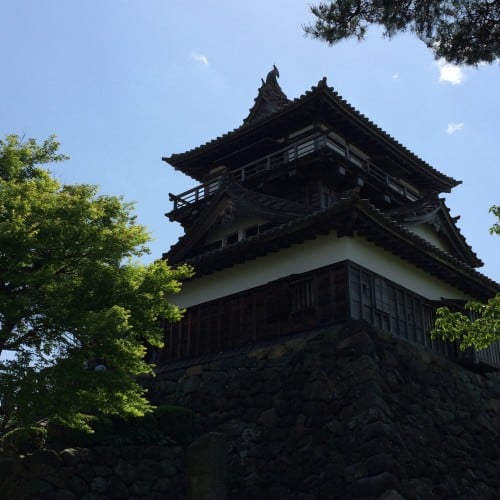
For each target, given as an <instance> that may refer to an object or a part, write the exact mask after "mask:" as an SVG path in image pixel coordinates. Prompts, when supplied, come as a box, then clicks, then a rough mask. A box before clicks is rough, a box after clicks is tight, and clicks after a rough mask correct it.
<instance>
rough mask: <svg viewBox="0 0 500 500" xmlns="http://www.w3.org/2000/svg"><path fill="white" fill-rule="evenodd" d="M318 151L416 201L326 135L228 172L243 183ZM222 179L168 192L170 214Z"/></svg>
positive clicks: (406, 189)
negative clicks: (333, 155)
mask: <svg viewBox="0 0 500 500" xmlns="http://www.w3.org/2000/svg"><path fill="white" fill-rule="evenodd" d="M322 149H328V150H330V151H334V152H336V153H337V154H338V155H340V156H342V157H343V158H345V159H347V160H348V161H349V162H350V163H351V164H352V165H354V166H355V167H356V168H357V169H359V170H360V172H363V173H365V175H366V174H368V175H369V176H370V177H373V178H375V179H377V180H378V181H380V182H382V183H383V184H385V185H386V186H387V187H388V188H389V189H391V190H393V191H395V192H396V193H398V194H399V195H400V196H404V197H405V198H407V199H408V200H410V201H416V200H418V198H419V193H418V191H417V190H416V189H412V188H410V187H409V186H407V185H406V184H403V183H402V182H400V181H399V180H398V179H396V178H395V177H392V176H390V175H388V174H387V173H386V172H385V171H384V170H383V169H381V168H380V167H378V166H376V165H375V164H374V163H373V162H371V161H369V160H365V159H364V158H361V157H360V156H358V155H357V154H356V153H354V152H352V151H351V150H350V149H349V148H348V147H346V146H345V145H344V144H342V143H341V142H339V141H337V140H335V139H333V138H332V137H330V136H328V135H327V134H321V133H316V134H312V135H310V136H307V137H305V138H303V139H300V140H298V141H296V142H294V143H292V144H289V145H288V146H286V147H285V148H282V149H280V150H279V151H276V152H274V153H272V154H270V155H267V156H264V157H262V158H259V159H257V160H255V161H252V162H250V163H247V164H245V165H243V166H241V167H238V168H236V169H234V170H232V171H231V173H232V175H233V177H234V178H235V179H236V180H237V181H240V182H245V181H247V180H249V179H254V178H257V177H259V176H261V175H263V174H265V173H267V172H270V171H272V170H275V169H277V168H280V167H282V166H284V165H286V164H288V163H291V162H293V161H295V160H298V159H299V158H303V157H304V156H308V155H310V154H312V153H315V152H317V151H320V150H322ZM223 179H224V177H223V176H219V177H215V178H213V179H211V180H209V181H207V182H204V183H203V184H200V185H198V186H196V187H194V188H192V189H189V190H188V191H185V192H183V193H181V194H178V195H174V194H172V193H169V199H170V201H172V202H173V203H174V211H175V210H178V209H180V208H183V207H187V206H189V205H192V204H193V203H196V202H198V201H200V200H203V199H205V198H207V197H208V196H211V195H212V194H214V193H216V192H217V191H218V190H219V189H220V188H222V186H223Z"/></svg>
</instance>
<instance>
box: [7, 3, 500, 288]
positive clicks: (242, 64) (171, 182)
mask: <svg viewBox="0 0 500 500" xmlns="http://www.w3.org/2000/svg"><path fill="white" fill-rule="evenodd" d="M309 3H311V1H309V0H305V1H302V0H273V1H269V0H267V1H264V0H253V1H251V2H236V1H234V0H232V1H229V0H212V1H207V0H191V1H190V2H187V1H181V0H134V1H132V0H120V1H119V0H99V1H97V0H87V1H85V2H82V1H78V2H77V1H73V0H64V1H63V0H58V1H57V0H44V1H43V2H42V1H40V0H16V1H15V2H7V1H4V2H2V4H3V5H2V9H1V20H2V29H1V30H0V44H1V46H2V47H3V51H2V69H1V73H2V74H1V78H0V90H1V96H2V99H1V101H0V134H1V135H2V136H3V135H5V134H8V133H16V134H20V135H25V136H26V137H36V138H38V139H40V140H43V139H45V138H46V137H47V136H48V135H50V134H52V133H55V134H56V135H57V136H58V138H59V140H60V141H61V144H62V147H61V149H62V151H63V152H64V153H66V154H68V155H69V156H70V157H71V160H70V161H68V162H66V163H65V164H64V165H62V166H58V167H57V168H56V169H55V170H54V174H55V175H56V176H57V177H58V178H59V179H60V180H61V181H62V182H65V183H90V184H98V185H99V186H100V187H101V192H102V193H105V194H119V195H123V196H124V198H125V199H126V200H127V201H135V202H136V213H137V217H138V220H139V222H140V223H142V224H144V225H146V226H147V227H148V228H149V230H150V232H151V234H152V236H153V238H154V242H153V243H152V245H151V249H152V255H151V258H157V257H159V256H160V255H161V253H162V252H163V251H166V250H168V248H169V247H170V245H171V244H173V243H174V242H175V241H176V240H177V238H178V237H179V236H180V234H181V231H180V228H179V227H178V226H177V225H176V224H173V223H170V222H169V221H168V219H167V218H165V217H164V215H163V214H164V213H165V212H167V211H169V210H170V203H169V201H168V193H169V192H173V193H180V192H182V191H184V190H186V189H188V188H190V187H193V186H194V185H195V183H194V182H193V181H192V180H190V179H189V178H187V177H185V176H183V175H182V174H180V173H177V172H175V171H174V170H173V169H172V168H170V167H169V166H168V165H167V164H165V163H164V162H162V161H161V157H162V156H169V155H170V154H172V153H180V152H183V151H185V150H187V149H191V148H192V147H195V146H197V145H199V144H202V143H204V142H206V141H208V140H210V139H212V138H215V137H216V136H218V135H220V134H222V133H224V132H227V131H229V130H232V129H233V128H235V127H237V126H239V125H240V124H241V122H242V120H243V118H245V117H246V115H247V113H248V110H249V108H250V107H251V105H252V104H253V99H254V97H255V96H256V93H257V88H258V87H259V85H260V78H261V77H265V76H266V74H267V72H268V71H269V70H270V69H271V67H272V65H273V63H275V64H276V65H277V66H278V68H279V70H280V74H281V78H280V84H281V86H282V88H283V90H284V91H285V93H286V94H287V95H288V97H289V98H294V97H298V96H299V95H300V94H302V93H303V92H305V91H306V90H307V89H308V88H310V87H311V86H312V85H315V84H316V83H317V82H318V80H320V79H321V78H322V77H323V76H326V77H327V78H328V84H329V85H330V86H333V87H334V88H335V89H336V90H337V91H338V92H339V93H340V94H341V95H342V96H343V97H344V98H345V99H346V100H347V101H348V102H350V103H351V104H352V105H353V106H354V107H356V108H357V109H358V110H359V111H361V112H362V113H364V114H365V115H366V116H368V117H369V118H370V119H371V120H372V121H374V122H375V123H376V124H377V125H379V126H380V127H382V128H383V129H384V130H385V131H387V132H389V133H390V134H391V135H393V136H394V137H395V138H396V139H397V140H398V141H400V142H401V143H403V144H404V145H405V146H407V147H408V148H409V149H411V150H412V151H413V152H415V153H416V154H417V155H419V156H420V157H421V158H423V159H424V160H426V161H427V162H429V163H430V164H431V165H432V166H434V167H435V168H437V169H439V170H440V171H442V172H444V173H445V174H447V175H451V176H453V177H454V178H457V179H461V180H462V181H463V184H462V185H461V186H459V187H457V188H455V189H454V190H453V192H452V193H451V194H448V195H446V199H447V203H448V205H449V206H450V207H451V212H452V215H461V219H460V221H459V223H458V225H459V227H460V228H461V230H462V232H463V234H464V235H465V237H466V238H467V241H468V242H469V243H470V244H471V245H472V247H473V249H474V250H475V251H476V253H477V254H478V255H479V257H480V258H482V259H483V260H484V262H485V266H484V267H483V268H482V269H480V270H481V272H483V273H485V274H487V275H488V276H490V277H491V278H493V279H495V280H497V281H500V265H499V264H498V262H499V259H498V255H499V249H500V238H498V237H496V238H495V237H493V236H490V235H489V233H488V228H489V226H491V224H492V223H493V217H492V216H491V215H488V213H487V212H488V208H489V207H490V206H491V205H493V204H495V203H497V204H500V166H499V158H500V143H499V130H498V116H499V111H500V93H499V92H498V90H497V87H498V86H499V83H500V78H499V76H500V69H499V66H498V64H497V65H492V66H482V67H479V68H478V69H472V68H456V67H447V66H446V65H442V64H441V65H440V64H437V63H436V62H435V61H434V60H433V57H432V54H431V53H430V52H429V51H428V50H427V49H426V48H425V46H424V45H423V44H422V43H421V42H419V41H418V40H416V39H414V38H412V37H410V36H400V37H396V38H395V39H393V40H392V41H388V40H386V39H384V38H382V37H381V36H380V32H379V31H377V30H371V31H370V32H369V35H368V39H367V41H365V42H363V43H357V42H355V41H347V42H343V43H341V44H339V45H336V46H335V47H328V46H327V45H326V44H324V43H321V42H318V41H315V40H312V39H310V38H306V37H305V36H304V34H303V30H302V25H304V24H307V23H308V22H310V21H312V16H311V15H310V14H309V9H308V4H309Z"/></svg>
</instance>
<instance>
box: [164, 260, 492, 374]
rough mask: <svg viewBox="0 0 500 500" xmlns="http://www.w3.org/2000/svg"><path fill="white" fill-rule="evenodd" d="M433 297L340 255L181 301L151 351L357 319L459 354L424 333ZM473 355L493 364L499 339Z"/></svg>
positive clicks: (239, 342) (228, 343)
mask: <svg viewBox="0 0 500 500" xmlns="http://www.w3.org/2000/svg"><path fill="white" fill-rule="evenodd" d="M437 305H438V304H436V303H435V302H433V301H429V300H427V299H425V298H424V297H422V296H420V295H418V294H416V293H413V292H411V291H410V290H408V289H406V288H403V287H401V286H399V285H396V284H395V283H393V282H392V281H389V280H387V279H385V278H384V277H382V276H380V275H377V274H376V273H373V272H371V271H368V270H367V269H365V268H363V267H361V266H358V265H356V264H353V263H352V262H348V261H344V262H341V263H337V264H333V265H330V266H326V267H322V268H319V269H316V270H314V271H310V272H307V273H303V274H300V275H291V276H287V277H286V278H283V279H280V280H277V281H273V282H270V283H267V284H266V285H262V286H259V287H256V288H252V289H250V290H246V291H244V292H241V293H237V294H234V295H230V296H227V297H222V298H220V299H217V300H213V301H210V302H206V303H204V304H200V305H197V306H193V307H190V308H188V309H187V311H186V314H185V315H184V318H183V319H182V320H181V321H180V322H179V323H174V324H165V347H164V348H163V349H161V350H160V351H158V352H156V353H155V355H154V361H155V362H156V363H164V362H169V361H175V360H181V359H187V358H191V357H196V356H202V355H205V354H209V353H219V352H220V353H223V352H224V351H226V350H228V349H231V348H234V347H240V346H245V345H249V344H252V343H255V342H258V341H263V340H270V339H272V338H276V337H281V336H284V335H289V334H293V333H299V332H306V331H309V330H312V329H315V328H320V327H323V326H326V325H332V324H336V323H342V322H344V321H347V320H350V319H363V320H365V321H367V322H368V323H370V324H371V325H373V326H376V327H378V328H381V329H383V330H386V331H388V332H390V333H392V334H394V335H397V336H399V337H403V338H405V339H407V340H409V341H411V342H415V343H417V344H420V345H424V346H426V347H428V348H429V349H432V350H433V351H436V352H439V353H440V354H442V355H443V356H446V357H448V358H451V359H460V360H463V359H464V354H463V353H461V352H460V351H459V349H458V347H457V345H456V344H455V343H449V342H443V341H435V340H431V339H430V337H429V334H428V333H429V331H430V329H431V328H432V326H433V324H434V319H435V310H436V307H437ZM474 357H475V359H476V360H477V359H479V360H480V361H482V362H484V363H486V364H487V365H491V366H493V367H497V368H500V347H499V346H492V347H491V348H490V349H489V350H488V351H485V352H483V353H482V354H481V355H480V356H479V357H477V356H476V355H475V354H474Z"/></svg>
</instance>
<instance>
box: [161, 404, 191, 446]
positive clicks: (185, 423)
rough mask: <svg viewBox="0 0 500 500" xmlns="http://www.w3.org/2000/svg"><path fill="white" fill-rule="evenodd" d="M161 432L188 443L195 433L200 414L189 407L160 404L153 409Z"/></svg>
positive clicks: (182, 442) (172, 438)
mask: <svg viewBox="0 0 500 500" xmlns="http://www.w3.org/2000/svg"><path fill="white" fill-rule="evenodd" d="M153 417H154V418H155V419H156V422H157V425H158V430H159V432H160V433H162V434H164V435H165V436H168V437H169V438H170V439H171V440H173V441H175V442H177V443H179V444H186V443H187V442H189V441H190V440H191V438H192V437H193V433H194V428H195V424H196V421H197V420H198V415H197V414H196V413H195V412H194V411H192V410H189V409H188V408H183V407H182V406H174V405H160V406H158V407H156V409H155V410H154V411H153Z"/></svg>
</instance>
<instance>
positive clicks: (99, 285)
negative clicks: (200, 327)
mask: <svg viewBox="0 0 500 500" xmlns="http://www.w3.org/2000/svg"><path fill="white" fill-rule="evenodd" d="M58 146H59V145H58V143H57V141H56V140H55V138H54V137H51V138H49V139H47V140H46V141H45V142H44V143H42V144H41V145H39V144H38V143H37V142H36V141H35V140H33V139H28V140H25V141H23V140H21V139H20V138H19V137H17V136H8V137H6V138H5V140H3V141H0V353H2V352H6V351H8V352H9V353H10V354H11V357H12V356H13V357H12V358H11V359H10V360H9V361H5V362H4V363H3V364H1V365H0V413H1V414H3V416H4V417H5V418H4V424H5V422H6V421H7V420H10V421H12V419H14V420H15V421H19V422H21V421H27V422H29V421H30V420H33V419H35V418H40V417H42V416H43V417H46V416H58V417H59V418H60V419H61V420H63V421H66V422H69V423H72V424H79V425H84V422H85V421H86V418H87V417H85V415H88V414H95V413H119V414H131V415H137V414H141V413H143V412H144V411H146V410H147V408H148V402H147V400H146V399H145V397H144V391H143V389H142V388H141V387H140V386H139V385H138V384H137V379H136V377H137V376H139V375H145V374H150V373H151V366H149V365H148V364H147V363H146V362H145V360H144V355H145V352H146V346H148V345H152V346H161V345H162V341H163V332H162V330H161V327H160V319H161V318H163V319H166V320H176V319H179V318H180V315H181V311H179V310H178V308H177V307H175V306H173V305H172V304H171V303H170V299H171V297H172V295H173V294H174V293H176V292H177V291H178V290H179V287H180V281H181V280H182V279H183V278H185V277H187V276H189V275H190V270H189V269H188V268H179V269H171V268H170V267H169V266H168V265H167V263H166V262H165V261H158V262H155V263H153V264H150V265H141V264H139V263H138V262H137V260H134V259H137V258H138V257H140V256H141V255H143V254H144V253H146V252H148V249H147V246H146V245H147V243H148V240H149V236H148V234H147V232H146V230H145V229H144V228H143V227H142V226H140V225H138V224H137V223H136V221H135V217H134V215H133V213H132V209H133V207H132V205H130V204H128V203H125V202H124V201H123V200H122V199H121V198H119V197H115V196H104V195H99V193H98V190H97V188H96V187H95V186H89V185H69V186H67V185H61V184H59V183H58V182H57V181H56V180H54V179H53V178H52V177H51V176H50V174H49V173H48V172H47V171H46V170H44V169H43V168H40V166H39V165H44V164H48V163H51V162H55V161H61V160H64V159H65V157H64V156H63V155H60V154H58ZM93 360H94V361H95V360H103V362H104V363H105V364H106V366H107V367H108V370H106V371H105V372H103V373H100V372H95V371H93V370H90V369H87V368H86V367H88V366H89V362H91V361H93ZM0 417H1V415H0ZM0 426H1V422H0Z"/></svg>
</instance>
